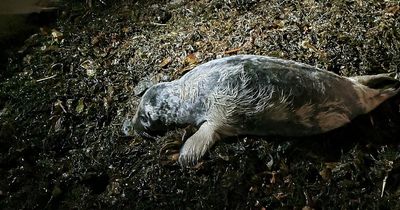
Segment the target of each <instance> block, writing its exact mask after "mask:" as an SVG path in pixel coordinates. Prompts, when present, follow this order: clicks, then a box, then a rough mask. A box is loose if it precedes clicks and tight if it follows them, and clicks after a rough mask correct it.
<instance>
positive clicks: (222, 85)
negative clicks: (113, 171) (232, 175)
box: [123, 55, 400, 165]
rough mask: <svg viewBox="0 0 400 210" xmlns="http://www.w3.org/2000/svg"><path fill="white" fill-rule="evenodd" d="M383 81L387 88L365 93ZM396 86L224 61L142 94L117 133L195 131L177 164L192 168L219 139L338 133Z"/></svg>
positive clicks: (276, 62) (274, 61)
mask: <svg viewBox="0 0 400 210" xmlns="http://www.w3.org/2000/svg"><path fill="white" fill-rule="evenodd" d="M384 82H389V83H392V85H390V86H391V87H385V88H381V89H379V88H371V87H369V86H376V85H377V84H378V83H384ZM393 83H395V85H393ZM398 83H399V82H398V81H397V80H395V79H393V78H391V77H389V75H387V74H379V75H368V76H357V77H342V76H339V75H336V74H334V73H331V72H328V71H325V70H322V69H318V68H315V67H313V66H310V65H306V64H302V63H298V62H294V61H289V60H283V59H278V58H273V57H266V56H257V55H237V56H231V57H225V58H221V59H216V60H213V61H210V62H207V63H205V64H202V65H200V66H198V67H196V68H194V69H193V70H192V71H190V72H188V73H187V74H185V75H184V76H182V77H181V78H180V79H178V80H175V81H172V82H163V83H159V84H157V85H154V86H152V87H151V88H149V89H148V90H147V91H146V92H145V93H144V95H143V96H142V99H141V101H140V103H139V106H138V109H137V111H136V114H135V116H134V117H133V119H128V120H126V121H125V122H124V126H123V131H124V133H125V134H127V135H129V134H131V133H132V130H134V131H135V132H137V133H138V134H140V135H142V136H145V137H152V135H153V134H155V133H157V132H160V131H163V132H164V131H166V130H168V129H171V128H174V127H183V126H187V125H194V126H197V127H198V128H199V129H198V130H197V132H195V133H194V134H193V135H192V136H190V137H189V138H188V139H187V140H186V142H185V143H184V145H183V146H182V148H181V150H180V154H179V162H180V163H181V165H191V164H194V163H196V162H197V161H198V160H199V159H200V158H201V157H202V156H203V155H204V154H205V152H206V151H207V150H208V149H210V147H211V146H212V145H214V143H215V142H216V141H218V140H220V139H222V138H224V137H228V136H237V135H256V136H265V135H280V136H305V135H314V134H319V133H323V132H327V131H330V130H332V129H335V128H338V127H340V126H343V125H344V124H346V123H349V122H350V120H351V119H353V118H355V117H356V116H358V115H361V114H365V113H368V112H370V111H371V110H372V109H374V108H375V107H377V106H378V105H379V104H381V103H382V102H383V101H385V100H386V99H388V98H390V97H392V96H394V95H395V94H397V93H398V92H399V91H400V89H399V88H398V86H399V84H398ZM395 86H397V87H395Z"/></svg>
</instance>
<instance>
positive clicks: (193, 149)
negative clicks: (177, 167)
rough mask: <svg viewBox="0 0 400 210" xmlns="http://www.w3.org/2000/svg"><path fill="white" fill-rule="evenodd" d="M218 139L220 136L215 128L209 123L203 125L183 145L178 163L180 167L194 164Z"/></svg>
mask: <svg viewBox="0 0 400 210" xmlns="http://www.w3.org/2000/svg"><path fill="white" fill-rule="evenodd" d="M219 139H220V135H219V134H218V133H217V132H216V129H215V127H214V126H213V125H212V124H211V123H207V122H206V123H204V124H203V125H201V126H200V128H199V130H198V131H197V132H196V133H195V134H193V135H192V136H191V137H190V138H189V139H188V140H187V141H186V142H185V144H184V145H183V147H182V149H181V151H180V154H179V163H180V164H181V165H182V166H190V165H194V164H196V163H197V161H198V160H199V159H200V158H201V157H202V156H203V155H204V154H205V153H206V152H207V150H208V149H210V148H211V147H212V146H213V145H214V143H215V142H216V141H218V140H219Z"/></svg>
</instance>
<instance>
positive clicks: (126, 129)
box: [122, 119, 134, 136]
mask: <svg viewBox="0 0 400 210" xmlns="http://www.w3.org/2000/svg"><path fill="white" fill-rule="evenodd" d="M133 130H134V129H133V123H132V120H130V119H126V120H125V121H124V123H123V125H122V133H124V134H125V135H126V136H131V135H132V134H133Z"/></svg>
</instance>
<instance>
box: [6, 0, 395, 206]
mask: <svg viewBox="0 0 400 210" xmlns="http://www.w3.org/2000/svg"><path fill="white" fill-rule="evenodd" d="M105 3H106V5H104V4H102V3H101V2H100V1H96V0H93V7H91V8H89V7H88V5H87V4H83V3H80V2H79V1H69V3H66V4H65V6H64V7H63V8H61V9H60V11H59V12H58V13H59V18H58V20H57V22H56V23H55V25H54V26H52V27H50V28H44V29H43V30H41V31H40V32H39V33H37V34H35V35H33V36H31V37H30V38H29V39H28V40H26V41H25V44H24V46H22V47H21V48H20V49H19V50H18V51H17V50H15V51H14V52H13V53H12V54H11V55H10V57H9V59H8V63H7V64H6V68H5V69H3V70H2V71H1V72H0V78H1V79H0V154H1V156H0V209H106V208H112V209H154V208H162V209H400V201H399V200H400V141H399V136H400V113H399V104H400V96H397V97H395V98H393V99H391V100H389V101H387V102H385V103H384V104H382V105H381V106H380V107H378V108H377V109H376V110H374V111H373V112H372V113H371V114H368V115H364V116H360V117H358V118H357V119H355V120H354V121H353V122H352V123H351V124H349V125H347V126H345V127H342V128H340V129H337V130H335V131H332V132H329V133H326V134H323V135H318V136H312V137H304V138H281V137H265V138H262V139H260V138H250V137H241V138H231V139H228V140H226V141H223V142H220V143H218V144H217V145H216V146H215V147H213V148H212V150H211V151H210V152H209V153H207V155H206V157H205V158H204V159H203V162H202V163H201V164H199V165H197V166H196V167H194V168H191V169H182V168H181V167H180V166H179V165H178V164H177V163H176V157H177V156H176V153H177V152H178V150H179V145H180V144H181V142H180V138H181V135H182V131H180V130H178V131H172V132H170V133H168V134H167V135H166V136H165V137H163V138H162V139H160V140H159V141H157V142H155V141H149V140H144V139H141V138H138V137H135V138H127V137H123V136H122V134H121V133H120V129H121V122H122V120H123V119H124V118H125V117H126V116H129V115H132V113H134V111H135V106H136V105H137V103H138V100H139V99H140V97H139V96H135V94H134V92H136V93H139V92H141V90H143V89H144V88H145V87H146V86H148V85H149V84H151V83H154V82H159V81H162V80H172V79H174V78H178V77H179V76H180V75H182V74H183V73H185V72H186V71H188V70H190V69H191V68H193V66H196V65H197V64H199V63H204V62H206V61H208V60H212V59H214V58H217V57H222V56H227V55H231V54H259V55H271V56H276V57H281V58H286V59H292V60H296V61H300V62H304V63H308V64H311V65H315V66H318V67H321V68H325V69H328V70H330V71H333V72H335V73H338V74H341V75H346V76H348V75H363V74H374V73H382V72H393V71H398V70H399V67H400V3H399V2H398V1H395V0H393V1H376V0H373V1H361V0H360V1H358V0H357V1H352V0H346V1H345V0H335V1H314V0H307V1H301V3H300V1H299V2H298V3H293V2H292V1H283V0H281V1H278V0H273V1H259V2H258V1H251V0H247V1H246V0H232V1H224V0H199V1H185V0H174V1H162V2H160V1H151V0H150V1H139V2H137V1H123V3H121V2H120V3H111V1H106V2H105ZM382 189H383V190H384V191H383V192H382Z"/></svg>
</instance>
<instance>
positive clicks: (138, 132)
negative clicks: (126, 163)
mask: <svg viewBox="0 0 400 210" xmlns="http://www.w3.org/2000/svg"><path fill="white" fill-rule="evenodd" d="M135 132H136V133H137V134H138V135H139V136H141V137H142V138H146V139H150V140H157V139H158V136H153V135H150V134H149V133H147V132H146V131H135Z"/></svg>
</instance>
